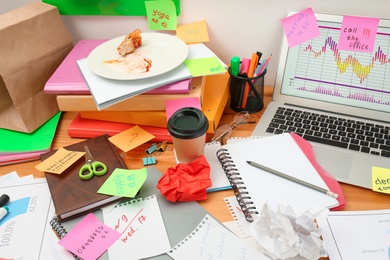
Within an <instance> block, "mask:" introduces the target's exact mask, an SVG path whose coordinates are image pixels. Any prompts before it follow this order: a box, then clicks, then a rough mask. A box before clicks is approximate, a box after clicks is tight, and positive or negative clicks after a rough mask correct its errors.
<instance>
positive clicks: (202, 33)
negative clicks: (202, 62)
mask: <svg viewBox="0 0 390 260" xmlns="http://www.w3.org/2000/svg"><path fill="white" fill-rule="evenodd" d="M176 36H177V37H179V38H180V39H182V40H183V41H184V42H186V43H199V42H208V41H209V34H208V31H207V24H206V21H205V20H201V21H199V22H195V23H190V24H184V25H180V26H178V27H177V29H176Z"/></svg>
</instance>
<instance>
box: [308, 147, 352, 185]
mask: <svg viewBox="0 0 390 260" xmlns="http://www.w3.org/2000/svg"><path fill="white" fill-rule="evenodd" d="M313 150H314V155H315V157H316V159H317V162H318V163H319V164H320V165H321V167H322V168H323V169H324V170H325V171H327V172H328V173H329V174H331V175H333V176H334V177H335V178H336V179H338V180H347V179H348V175H349V172H350V170H351V165H352V161H353V156H352V155H351V154H348V153H343V152H340V151H335V150H332V149H327V148H323V147H316V146H314V145H313Z"/></svg>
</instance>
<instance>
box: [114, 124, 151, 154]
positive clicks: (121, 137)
mask: <svg viewBox="0 0 390 260" xmlns="http://www.w3.org/2000/svg"><path fill="white" fill-rule="evenodd" d="M153 138H154V135H152V134H150V133H148V132H147V131H145V130H143V129H142V128H141V127H139V126H137V125H136V126H134V127H132V128H130V129H127V130H125V131H123V132H121V133H119V134H116V135H114V136H111V137H110V138H108V140H110V142H111V143H113V144H114V145H116V146H117V147H119V149H121V150H122V151H124V152H127V151H130V150H131V149H134V148H135V147H138V146H140V145H141V144H143V143H146V142H148V141H150V140H151V139H153Z"/></svg>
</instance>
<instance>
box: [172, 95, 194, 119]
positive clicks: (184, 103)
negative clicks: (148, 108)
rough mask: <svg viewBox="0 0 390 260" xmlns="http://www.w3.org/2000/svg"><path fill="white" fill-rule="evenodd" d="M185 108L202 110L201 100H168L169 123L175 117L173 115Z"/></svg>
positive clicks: (192, 98)
mask: <svg viewBox="0 0 390 260" xmlns="http://www.w3.org/2000/svg"><path fill="white" fill-rule="evenodd" d="M183 107H195V108H197V109H199V110H201V105H200V100H199V98H197V97H191V98H178V99H170V100H166V101H165V111H166V115H167V121H168V120H169V118H170V117H171V116H172V115H173V113H175V112H176V111H177V110H179V109H180V108H183Z"/></svg>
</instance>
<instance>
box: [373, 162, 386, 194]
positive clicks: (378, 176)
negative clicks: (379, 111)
mask: <svg viewBox="0 0 390 260" xmlns="http://www.w3.org/2000/svg"><path fill="white" fill-rule="evenodd" d="M372 190H373V191H377V192H382V193H387V194H390V169H386V168H381V167H376V166H373V167H372Z"/></svg>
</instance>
